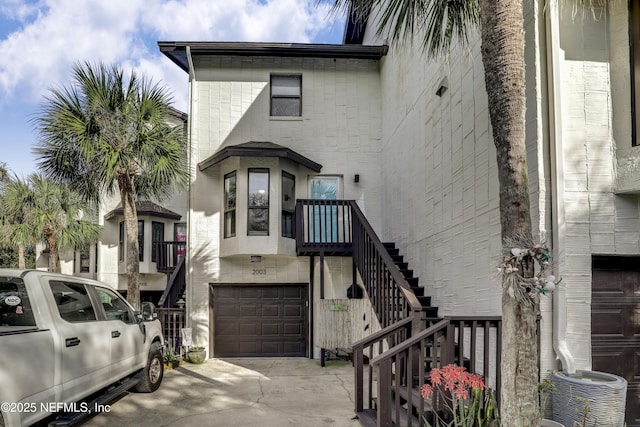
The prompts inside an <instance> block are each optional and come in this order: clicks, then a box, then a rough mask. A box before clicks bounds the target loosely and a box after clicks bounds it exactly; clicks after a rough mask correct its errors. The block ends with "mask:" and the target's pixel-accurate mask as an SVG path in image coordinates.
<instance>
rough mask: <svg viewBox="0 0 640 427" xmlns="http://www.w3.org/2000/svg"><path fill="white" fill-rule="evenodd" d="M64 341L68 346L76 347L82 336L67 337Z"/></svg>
mask: <svg viewBox="0 0 640 427" xmlns="http://www.w3.org/2000/svg"><path fill="white" fill-rule="evenodd" d="M64 343H65V345H66V346H67V347H74V346H76V345H79V344H80V338H78V337H73V338H67V339H65V340H64Z"/></svg>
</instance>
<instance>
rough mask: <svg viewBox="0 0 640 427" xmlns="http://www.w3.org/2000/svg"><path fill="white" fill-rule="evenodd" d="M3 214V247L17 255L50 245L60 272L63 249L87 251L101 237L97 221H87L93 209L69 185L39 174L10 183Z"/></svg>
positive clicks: (1, 198) (1, 200)
mask: <svg viewBox="0 0 640 427" xmlns="http://www.w3.org/2000/svg"><path fill="white" fill-rule="evenodd" d="M0 211H1V212H2V215H1V218H0V225H1V226H0V239H1V241H2V242H3V244H4V245H5V246H8V247H9V248H11V249H13V250H14V251H16V252H18V251H19V249H20V248H25V250H26V253H28V252H29V250H30V251H31V253H33V251H34V249H35V245H36V243H38V242H44V243H46V244H47V246H48V248H49V253H50V256H51V261H52V266H53V269H54V271H59V263H58V258H57V254H58V251H59V250H64V249H68V250H75V249H81V248H86V247H88V246H89V245H91V244H94V243H95V242H97V241H98V238H99V236H100V227H99V226H98V225H97V224H96V223H95V221H92V220H87V219H83V216H85V217H86V216H88V215H89V214H91V213H92V206H91V205H90V204H88V203H86V202H85V201H83V200H82V199H81V198H80V196H79V195H78V193H77V192H75V191H73V190H72V188H71V187H70V186H69V185H67V184H60V183H56V182H53V181H52V180H50V179H47V178H45V177H43V176H42V175H39V174H33V175H31V176H29V178H28V179H26V180H25V179H21V178H18V177H16V176H14V177H10V178H9V179H8V180H6V181H5V183H4V184H3V186H2V192H1V193H0ZM27 249H28V250H27ZM25 267H26V265H25Z"/></svg>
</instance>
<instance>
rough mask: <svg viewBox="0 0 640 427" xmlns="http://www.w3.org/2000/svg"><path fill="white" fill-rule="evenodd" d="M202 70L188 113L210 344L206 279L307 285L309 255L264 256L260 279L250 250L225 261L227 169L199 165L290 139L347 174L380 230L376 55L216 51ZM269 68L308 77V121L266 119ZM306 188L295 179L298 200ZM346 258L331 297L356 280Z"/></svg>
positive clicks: (203, 316) (200, 292)
mask: <svg viewBox="0 0 640 427" xmlns="http://www.w3.org/2000/svg"><path fill="white" fill-rule="evenodd" d="M195 68H196V72H195V81H192V83H191V104H190V118H191V120H192V122H191V141H192V161H191V164H192V167H193V168H194V170H196V173H195V175H194V178H193V180H192V184H191V194H190V204H191V205H190V229H189V242H190V243H189V244H190V251H191V254H192V257H191V259H190V263H189V266H188V268H189V271H190V276H189V277H190V283H189V287H190V289H191V290H190V294H189V295H188V297H189V298H190V301H191V302H192V307H193V308H195V310H196V312H195V313H194V315H193V317H192V319H191V322H192V325H193V326H192V327H193V328H194V331H195V332H194V333H195V334H197V335H195V336H196V337H197V338H196V339H198V340H199V341H200V342H203V343H204V342H206V341H207V340H208V328H209V326H208V325H209V319H208V313H209V311H208V300H209V296H208V295H209V294H208V292H209V290H208V288H209V286H208V284H209V283H216V282H227V283H229V282H234V283H262V282H269V283H281V282H286V283H291V282H293V283H296V282H297V283H308V282H309V260H308V258H304V257H299V258H296V257H269V256H265V257H263V262H262V264H263V265H264V268H265V269H266V270H267V272H270V273H271V274H267V275H264V276H262V275H261V276H254V275H253V274H252V270H253V267H255V266H253V265H251V263H250V262H249V259H248V258H249V257H248V256H247V257H246V259H244V258H242V257H233V258H220V257H219V256H220V251H219V247H220V232H221V230H220V209H221V203H222V182H221V179H220V176H221V175H220V173H219V170H217V169H218V167H213V168H210V169H208V170H206V171H203V172H201V171H198V170H197V164H198V163H199V162H201V161H203V160H204V159H206V158H208V157H210V156H211V155H212V154H214V153H215V152H216V151H217V150H218V149H219V148H220V147H221V146H223V145H234V144H240V143H244V142H248V141H270V142H273V143H276V144H280V145H283V146H286V147H288V148H290V149H292V150H294V151H296V152H298V153H300V154H302V155H304V156H306V157H308V158H309V159H311V160H313V161H315V162H317V163H320V164H321V165H322V166H323V167H322V171H321V174H329V175H342V176H343V181H344V190H343V198H345V199H355V200H357V201H358V204H359V205H360V207H361V209H362V210H363V212H364V213H365V215H367V218H368V219H369V221H370V222H371V223H372V225H373V226H374V228H379V224H380V217H381V210H382V208H381V206H382V201H381V193H380V189H381V175H380V170H381V158H380V151H381V140H380V137H381V111H380V78H379V71H378V70H379V63H378V62H377V61H363V60H346V59H339V60H335V61H334V60H333V59H290V58H235V59H229V58H225V59H221V58H216V57H211V58H197V59H196V63H195ZM270 73H296V74H297V73H301V74H302V104H303V107H302V111H303V114H302V117H301V118H299V119H298V118H270V117H269V86H268V83H269V78H270ZM355 174H359V175H360V182H359V183H355V182H354V175H355ZM307 185H308V184H307V182H306V179H300V177H298V179H297V181H296V192H297V195H298V197H299V198H304V197H308V192H307ZM348 261H349V262H348V263H346V264H345V262H344V260H334V261H331V262H328V267H327V274H326V279H327V298H344V297H346V286H348V284H350V283H351V261H350V259H348ZM347 267H348V268H347ZM347 270H348V271H347ZM316 274H317V270H316ZM318 281H319V280H318ZM317 292H318V289H316V293H317ZM316 297H317V296H316ZM316 350H318V349H316Z"/></svg>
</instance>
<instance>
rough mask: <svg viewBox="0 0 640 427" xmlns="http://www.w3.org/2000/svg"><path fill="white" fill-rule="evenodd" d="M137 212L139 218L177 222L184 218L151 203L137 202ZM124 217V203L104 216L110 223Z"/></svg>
mask: <svg viewBox="0 0 640 427" xmlns="http://www.w3.org/2000/svg"><path fill="white" fill-rule="evenodd" d="M136 212H137V213H138V216H154V217H156V218H167V219H173V220H175V221H179V220H180V218H182V215H180V214H177V213H175V212H173V211H170V210H169V209H167V208H163V207H162V206H160V205H157V204H155V203H153V202H149V201H141V202H136ZM123 215H124V210H123V209H122V203H119V204H118V206H117V207H116V208H115V209H114V210H112V211H111V212H109V213H107V214H106V215H105V216H104V219H106V220H107V221H108V220H110V219H111V218H114V217H116V216H123Z"/></svg>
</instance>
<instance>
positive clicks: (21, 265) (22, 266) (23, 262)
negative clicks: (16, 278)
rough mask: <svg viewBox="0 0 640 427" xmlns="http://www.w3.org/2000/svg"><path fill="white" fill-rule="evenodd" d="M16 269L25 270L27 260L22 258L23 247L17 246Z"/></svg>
mask: <svg viewBox="0 0 640 427" xmlns="http://www.w3.org/2000/svg"><path fill="white" fill-rule="evenodd" d="M18 268H19V269H20V270H24V269H25V268H27V260H26V258H25V256H24V245H18Z"/></svg>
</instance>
